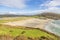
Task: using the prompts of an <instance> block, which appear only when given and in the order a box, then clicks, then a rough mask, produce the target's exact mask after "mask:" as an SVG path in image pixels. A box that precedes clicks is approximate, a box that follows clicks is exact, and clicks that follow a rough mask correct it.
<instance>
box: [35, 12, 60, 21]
mask: <svg viewBox="0 0 60 40" xmlns="http://www.w3.org/2000/svg"><path fill="white" fill-rule="evenodd" d="M35 16H38V17H45V18H49V19H55V20H56V19H60V14H56V13H51V12H45V13H41V14H37V15H35Z"/></svg>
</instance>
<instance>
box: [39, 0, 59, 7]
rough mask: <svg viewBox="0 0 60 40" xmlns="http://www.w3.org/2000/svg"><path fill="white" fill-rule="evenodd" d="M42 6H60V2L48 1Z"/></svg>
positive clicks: (57, 0)
mask: <svg viewBox="0 0 60 40" xmlns="http://www.w3.org/2000/svg"><path fill="white" fill-rule="evenodd" d="M40 6H46V7H56V6H60V0H52V1H47V2H45V3H44V4H41V5H40Z"/></svg>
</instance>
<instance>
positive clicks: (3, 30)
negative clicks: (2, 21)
mask: <svg viewBox="0 0 60 40" xmlns="http://www.w3.org/2000/svg"><path fill="white" fill-rule="evenodd" d="M0 35H10V36H12V37H16V36H19V35H25V36H27V37H41V36H45V37H51V38H53V39H54V40H57V39H58V38H57V37H56V36H54V35H51V34H48V33H46V32H44V31H41V30H38V29H30V28H24V27H19V28H18V27H11V26H5V25H0Z"/></svg>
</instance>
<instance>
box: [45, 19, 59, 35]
mask: <svg viewBox="0 0 60 40" xmlns="http://www.w3.org/2000/svg"><path fill="white" fill-rule="evenodd" d="M45 30H47V31H49V32H51V33H54V34H55V35H58V36H60V20H54V21H51V22H48V23H47V24H46V27H45Z"/></svg>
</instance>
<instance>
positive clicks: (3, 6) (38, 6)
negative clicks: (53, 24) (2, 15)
mask: <svg viewBox="0 0 60 40" xmlns="http://www.w3.org/2000/svg"><path fill="white" fill-rule="evenodd" d="M59 10H60V0H0V12H10V13H21V14H28V13H30V14H35V13H41V12H56V13H60V11H59Z"/></svg>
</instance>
